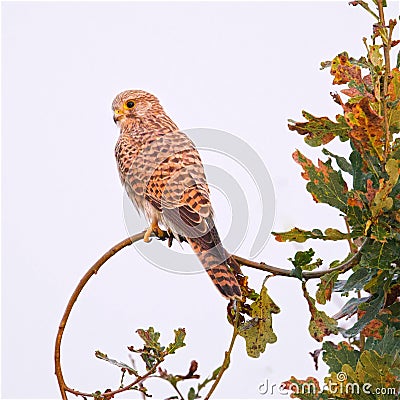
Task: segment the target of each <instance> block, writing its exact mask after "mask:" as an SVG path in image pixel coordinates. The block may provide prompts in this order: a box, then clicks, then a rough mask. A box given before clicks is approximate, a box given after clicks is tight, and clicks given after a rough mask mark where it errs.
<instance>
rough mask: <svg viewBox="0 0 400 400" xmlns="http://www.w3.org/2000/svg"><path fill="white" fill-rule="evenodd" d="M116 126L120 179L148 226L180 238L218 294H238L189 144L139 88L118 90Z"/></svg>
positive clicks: (199, 165) (201, 173)
mask: <svg viewBox="0 0 400 400" xmlns="http://www.w3.org/2000/svg"><path fill="white" fill-rule="evenodd" d="M112 109H113V111H114V121H115V122H116V123H117V124H118V126H119V127H120V131H121V134H120V137H119V139H118V142H117V145H116V147H115V156H116V159H117V164H118V170H119V174H120V177H121V181H122V183H123V185H124V186H125V189H126V191H127V193H128V195H129V197H130V199H131V200H132V202H133V204H134V205H135V207H136V208H137V209H138V210H139V211H140V212H143V213H144V215H145V216H146V218H147V219H148V220H149V222H150V224H151V226H152V227H153V228H155V227H156V225H157V224H158V223H161V224H162V225H164V227H165V228H166V229H168V230H170V231H171V232H172V233H173V234H174V235H175V236H176V237H179V235H181V236H183V237H185V238H186V239H187V241H188V242H189V243H190V245H191V246H192V248H193V250H194V252H195V253H196V254H197V256H198V258H199V259H200V261H201V263H202V264H203V266H204V268H205V269H206V270H207V272H208V274H209V276H210V277H211V279H212V281H213V282H214V284H215V285H216V286H217V288H218V289H219V291H220V292H221V293H222V295H223V296H225V297H227V298H230V299H234V298H237V299H238V298H241V291H240V287H239V285H238V283H237V280H236V278H235V276H234V275H233V273H232V272H231V270H230V268H229V265H231V266H232V261H231V258H230V257H229V254H228V253H227V252H226V251H225V249H224V248H223V246H222V244H221V240H220V238H219V235H218V232H217V229H216V227H215V226H214V221H213V210H212V207H211V203H210V197H209V189H208V185H207V181H206V177H205V174H204V169H203V164H202V162H201V159H200V156H199V153H198V152H197V150H196V147H195V145H194V144H193V142H192V141H191V140H190V139H189V138H188V137H187V136H186V135H185V134H184V133H183V132H180V131H179V129H178V127H177V126H176V125H175V123H174V122H173V121H172V120H171V119H170V118H169V117H168V116H167V115H166V114H165V112H164V110H163V108H162V106H161V105H160V103H159V101H158V99H157V98H156V97H155V96H153V95H152V94H150V93H147V92H144V91H142V90H128V91H125V92H122V93H120V94H119V95H118V96H117V97H116V98H115V99H114V101H113V103H112Z"/></svg>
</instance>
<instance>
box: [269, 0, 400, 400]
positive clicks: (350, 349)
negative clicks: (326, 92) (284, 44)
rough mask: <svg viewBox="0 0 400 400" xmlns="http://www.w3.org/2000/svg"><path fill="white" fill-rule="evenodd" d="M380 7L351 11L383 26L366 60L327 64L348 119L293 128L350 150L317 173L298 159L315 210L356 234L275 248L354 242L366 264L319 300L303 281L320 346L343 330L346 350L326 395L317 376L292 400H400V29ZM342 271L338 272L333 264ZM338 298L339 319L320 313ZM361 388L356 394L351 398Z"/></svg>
mask: <svg viewBox="0 0 400 400" xmlns="http://www.w3.org/2000/svg"><path fill="white" fill-rule="evenodd" d="M374 3H375V4H376V5H377V9H378V14H376V13H375V12H374V11H372V10H371V8H370V7H369V5H368V4H367V3H366V2H363V1H354V2H352V3H351V4H353V5H361V6H362V7H363V8H365V9H366V10H367V11H369V12H370V13H371V14H372V15H373V16H374V18H376V23H375V24H374V27H373V34H372V43H371V44H369V43H368V41H367V39H365V38H364V44H365V46H366V50H367V55H366V56H365V57H361V58H359V59H355V58H352V57H350V56H349V55H348V54H347V53H346V52H343V53H341V54H339V55H337V56H336V57H335V58H334V59H333V60H332V61H327V62H323V63H321V66H322V68H330V73H331V75H332V76H333V84H334V85H345V87H344V88H342V89H341V90H340V93H331V96H332V98H333V101H334V102H335V103H337V104H338V105H339V106H340V108H341V112H340V114H338V115H337V116H336V118H335V120H331V119H329V118H327V117H316V116H314V115H312V114H310V113H309V112H305V111H303V116H304V117H305V119H306V120H307V121H306V122H295V121H292V120H290V121H289V122H290V124H289V129H290V130H292V131H296V132H297V133H299V134H300V135H303V136H304V140H305V142H306V143H307V144H308V145H310V146H312V147H317V146H323V145H327V144H328V143H329V142H331V141H332V140H334V139H335V138H336V137H338V138H339V140H340V141H342V142H348V143H349V145H350V148H351V152H350V155H349V156H348V157H344V156H342V155H336V154H333V153H331V152H330V151H329V150H327V149H326V148H323V149H322V153H323V154H324V155H326V156H328V159H327V160H326V161H321V160H318V163H317V165H315V164H314V163H313V162H312V161H311V160H310V159H308V158H307V157H306V156H305V155H303V154H302V153H301V152H300V151H299V150H296V151H295V152H294V154H293V158H294V160H295V161H296V162H297V163H298V164H299V165H300V166H301V167H302V169H303V172H302V177H303V178H304V179H305V180H306V181H307V186H306V187H307V190H308V192H310V194H311V195H312V197H313V199H314V200H315V201H316V202H317V203H325V204H328V205H330V206H331V207H334V208H336V209H337V210H338V211H339V213H340V215H341V216H343V217H344V218H345V221H346V226H348V231H347V232H340V231H339V230H337V229H332V228H329V229H326V230H325V232H322V231H321V230H320V229H313V230H304V229H299V228H293V229H292V230H291V231H289V232H282V233H276V234H275V237H276V239H277V240H278V241H296V242H304V241H306V240H309V239H321V240H327V241H329V240H333V241H336V240H347V241H348V242H349V244H350V251H351V253H357V252H360V258H359V262H358V263H357V265H355V266H354V267H353V269H352V274H351V275H350V276H349V278H348V279H346V280H343V279H340V274H339V273H338V272H337V271H334V272H331V273H328V274H326V275H324V276H323V277H322V278H321V280H320V283H319V288H318V291H317V293H316V299H315V300H314V299H313V298H311V296H310V295H309V294H308V293H307V290H306V287H305V282H303V291H304V296H305V297H306V299H307V302H308V304H309V309H310V312H311V321H310V326H309V329H310V333H311V335H312V336H313V337H314V338H315V339H316V340H317V341H322V339H323V337H324V336H326V335H328V334H330V333H338V332H339V331H340V333H341V334H342V335H343V336H344V337H345V338H347V339H348V341H343V342H341V343H339V344H338V345H334V344H333V343H331V342H325V343H324V344H323V346H322V351H323V360H324V361H325V362H326V364H327V365H328V366H329V373H330V375H329V376H328V377H326V379H325V386H324V387H323V388H321V387H319V385H318V382H316V380H315V378H311V377H309V378H307V380H305V381H300V380H298V379H296V378H294V377H292V378H291V379H290V380H289V381H287V382H285V383H284V385H285V386H286V387H287V388H292V389H293V394H292V397H297V398H301V399H315V398H318V399H328V398H338V399H339V398H340V399H341V398H346V399H394V398H396V397H397V396H398V395H399V381H400V374H399V372H400V359H399V350H400V330H399V329H400V319H399V317H400V303H399V295H400V282H399V273H400V180H399V175H400V138H398V137H397V138H396V135H397V134H398V133H399V132H400V71H399V67H400V65H399V64H400V57H398V61H397V65H396V67H395V68H393V69H390V57H389V51H390V49H391V48H392V47H394V46H396V45H397V44H398V43H399V41H394V40H392V32H393V30H394V27H395V25H396V21H395V20H390V21H389V24H388V25H387V26H386V25H385V23H384V14H383V6H384V4H382V2H380V1H377V0H376V1H375V0H374ZM343 95H344V96H346V99H343V98H342V97H343ZM334 163H335V164H336V166H337V167H334V166H333V164H334ZM346 175H347V178H346V180H345V179H344V176H346ZM346 182H351V186H350V185H348V184H347V183H346ZM349 186H350V187H349ZM303 253H305V254H308V256H309V257H308V259H307V260H306V262H304V263H299V262H297V263H294V264H295V268H296V269H298V270H299V271H297V275H298V276H299V277H301V270H303V269H309V268H310V265H309V261H310V260H311V256H312V255H313V253H314V252H313V250H312V249H310V251H309V252H303ZM296 258H297V259H299V258H300V255H296V256H295V260H296ZM303 258H304V254H303ZM292 262H293V260H292ZM334 266H335V263H333V264H332V265H331V267H334ZM332 292H338V293H341V295H342V296H349V297H350V299H349V300H348V301H347V303H346V304H345V305H344V307H343V308H342V309H341V310H340V311H339V312H338V313H337V314H336V315H334V316H333V318H332V317H328V316H327V315H326V314H325V313H323V312H322V311H318V310H317V308H316V306H315V304H316V303H320V304H325V303H326V302H327V301H329V300H330V298H331V295H332ZM355 314H356V315H357V317H358V318H357V321H356V323H355V324H354V325H353V326H352V327H350V328H348V329H343V328H341V327H339V326H338V321H339V320H341V319H342V318H346V319H348V318H350V317H351V316H353V315H355ZM338 377H339V378H338ZM310 383H313V384H315V385H314V386H313V387H318V391H319V392H320V393H319V394H318V395H316V393H302V392H301V391H300V390H299V388H300V387H304V385H309V384H310ZM366 383H367V384H368V385H371V387H370V388H369V389H368V390H366V391H364V390H362V386H363V385H364V384H366ZM330 384H331V387H330V386H329V385H330ZM332 384H333V386H334V387H335V388H336V390H335V391H332ZM356 387H357V388H359V390H358V393H357V391H356V390H350V389H353V388H356ZM338 388H341V389H342V390H338ZM381 388H384V390H382V389H381ZM389 388H392V389H391V390H389ZM385 389H386V390H385Z"/></svg>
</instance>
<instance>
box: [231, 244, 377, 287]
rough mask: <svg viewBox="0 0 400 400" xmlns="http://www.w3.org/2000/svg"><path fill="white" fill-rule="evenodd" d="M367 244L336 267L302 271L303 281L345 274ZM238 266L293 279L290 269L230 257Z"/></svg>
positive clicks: (357, 260) (358, 258)
mask: <svg viewBox="0 0 400 400" xmlns="http://www.w3.org/2000/svg"><path fill="white" fill-rule="evenodd" d="M368 242H369V239H366V240H365V241H364V243H363V244H362V245H361V247H360V248H359V249H358V251H357V253H355V254H354V255H353V256H352V257H351V258H350V259H349V260H347V261H345V262H343V263H342V264H339V265H337V266H336V267H335V268H329V269H325V270H319V271H303V278H304V279H305V280H308V279H316V278H321V276H324V275H326V274H329V273H331V272H335V271H338V272H346V271H348V270H349V269H351V268H353V267H354V266H355V265H357V264H358V262H359V261H360V258H361V250H362V249H363V248H364V247H365V245H366V244H367V243H368ZM232 257H233V258H234V259H235V260H236V261H237V262H238V263H239V264H241V265H245V266H246V267H250V268H255V269H258V270H261V271H265V272H270V273H271V274H273V275H280V276H287V277H295V276H294V275H293V270H290V269H283V268H280V267H275V266H273V265H268V264H265V263H263V262H260V263H258V262H255V261H250V260H247V259H246V258H243V257H239V256H236V255H233V256H232Z"/></svg>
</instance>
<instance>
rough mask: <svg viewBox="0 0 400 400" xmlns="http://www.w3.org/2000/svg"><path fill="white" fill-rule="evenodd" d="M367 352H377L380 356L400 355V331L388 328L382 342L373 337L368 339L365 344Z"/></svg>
mask: <svg viewBox="0 0 400 400" xmlns="http://www.w3.org/2000/svg"><path fill="white" fill-rule="evenodd" d="M364 348H365V350H375V351H376V352H377V353H378V354H380V355H381V356H383V355H384V354H385V353H388V354H399V353H400V330H397V331H396V329H395V328H393V327H392V328H386V330H385V333H384V336H383V338H382V339H381V340H378V339H375V338H373V337H369V338H367V341H366V342H365V347H364Z"/></svg>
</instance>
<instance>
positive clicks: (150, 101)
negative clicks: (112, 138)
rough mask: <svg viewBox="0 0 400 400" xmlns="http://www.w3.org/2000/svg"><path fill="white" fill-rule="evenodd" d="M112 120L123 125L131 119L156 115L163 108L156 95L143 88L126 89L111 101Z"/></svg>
mask: <svg viewBox="0 0 400 400" xmlns="http://www.w3.org/2000/svg"><path fill="white" fill-rule="evenodd" d="M112 110H113V111H114V122H115V123H116V124H117V125H119V126H123V125H125V124H126V123H129V121H130V122H132V119H144V118H149V117H152V116H156V115H157V114H158V113H160V112H162V111H163V109H162V107H161V105H160V103H159V101H158V99H157V97H156V96H154V95H152V94H151V93H148V92H145V91H143V90H126V91H125V92H122V93H120V94H118V95H117V96H116V97H115V99H114V101H113V103H112Z"/></svg>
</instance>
